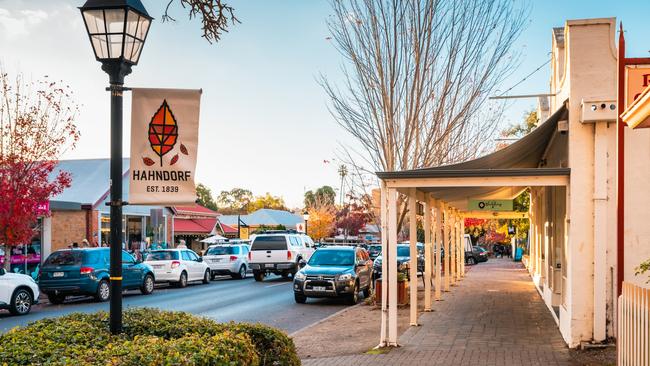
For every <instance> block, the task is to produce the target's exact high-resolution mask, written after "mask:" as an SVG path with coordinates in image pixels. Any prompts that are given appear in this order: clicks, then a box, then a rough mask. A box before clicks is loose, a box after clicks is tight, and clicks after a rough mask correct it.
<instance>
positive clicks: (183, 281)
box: [176, 271, 187, 288]
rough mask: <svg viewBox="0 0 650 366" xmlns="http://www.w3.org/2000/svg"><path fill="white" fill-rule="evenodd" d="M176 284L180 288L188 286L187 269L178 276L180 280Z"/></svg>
mask: <svg viewBox="0 0 650 366" xmlns="http://www.w3.org/2000/svg"><path fill="white" fill-rule="evenodd" d="M176 286H177V287H180V288H183V287H185V286H187V272H185V271H183V272H181V276H180V277H179V278H178V282H176Z"/></svg>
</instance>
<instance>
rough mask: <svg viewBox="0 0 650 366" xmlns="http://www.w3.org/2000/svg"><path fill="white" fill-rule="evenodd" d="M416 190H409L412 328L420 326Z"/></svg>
mask: <svg viewBox="0 0 650 366" xmlns="http://www.w3.org/2000/svg"><path fill="white" fill-rule="evenodd" d="M416 196H417V195H416V190H415V188H411V189H410V190H409V244H410V247H409V255H410V256H411V257H410V262H411V263H410V264H409V291H410V296H411V299H410V303H411V304H410V320H411V326H417V325H418V244H417V243H418V222H417V214H418V212H417V211H418V210H417V206H418V203H417V197H416Z"/></svg>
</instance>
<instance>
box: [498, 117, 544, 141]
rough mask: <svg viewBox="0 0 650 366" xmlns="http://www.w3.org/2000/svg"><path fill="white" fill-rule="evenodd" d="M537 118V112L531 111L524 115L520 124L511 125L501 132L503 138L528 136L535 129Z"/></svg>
mask: <svg viewBox="0 0 650 366" xmlns="http://www.w3.org/2000/svg"><path fill="white" fill-rule="evenodd" d="M537 122H539V117H538V116H537V111H535V110H532V111H530V112H528V113H526V114H525V115H524V121H523V122H522V123H520V124H516V125H512V126H510V127H508V128H506V129H505V130H503V131H501V135H502V136H503V137H523V136H526V135H527V134H529V133H530V132H531V131H532V130H534V129H535V127H537Z"/></svg>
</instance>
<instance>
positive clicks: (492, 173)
mask: <svg viewBox="0 0 650 366" xmlns="http://www.w3.org/2000/svg"><path fill="white" fill-rule="evenodd" d="M562 120H568V111H567V108H566V106H565V105H564V104H563V105H562V107H560V109H558V110H557V111H556V112H555V113H553V115H552V116H550V117H549V118H548V119H547V120H546V121H544V122H543V123H541V124H539V126H538V127H537V128H535V129H534V130H533V131H532V132H531V133H529V134H528V135H526V136H524V137H522V138H521V139H519V140H517V141H516V142H514V143H512V144H510V145H509V146H507V147H505V148H503V149H501V150H498V151H495V152H493V153H491V154H488V155H485V156H482V157H479V158H477V159H473V160H469V161H465V162H462V163H457V164H451V165H444V166H439V167H430V168H422V169H414V170H403V171H395V172H378V173H377V176H378V177H379V178H380V179H382V180H384V181H386V182H388V181H392V182H395V181H408V182H409V183H408V184H405V185H403V187H417V189H418V190H420V191H423V192H427V193H431V194H432V196H433V197H435V198H437V199H441V200H443V201H446V202H449V203H450V204H452V205H453V206H455V207H457V208H459V209H466V208H467V201H468V200H469V199H479V198H480V199H512V198H514V197H516V196H517V195H519V193H521V191H522V190H523V189H525V188H526V185H517V184H518V183H517V182H519V180H518V179H517V177H542V176H568V175H569V173H570V169H569V168H565V167H560V166H555V167H549V166H547V164H546V161H545V157H546V153H547V151H548V149H549V145H550V144H551V142H552V140H553V139H554V138H556V136H557V135H559V134H560V132H558V122H559V121H562ZM488 177H502V178H506V180H509V179H511V181H512V184H504V185H502V186H499V187H495V186H481V185H480V184H479V185H477V184H476V182H477V179H464V180H463V179H460V180H458V179H455V178H479V179H480V178H488ZM427 179H428V180H430V179H437V180H438V181H440V182H447V181H454V183H453V184H449V185H445V184H437V185H435V186H432V185H421V186H420V185H418V184H417V183H418V181H424V180H427ZM464 181H467V183H466V184H464V183H463V182H464Z"/></svg>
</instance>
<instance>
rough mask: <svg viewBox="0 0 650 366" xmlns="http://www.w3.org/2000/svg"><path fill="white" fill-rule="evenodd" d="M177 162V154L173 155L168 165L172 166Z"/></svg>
mask: <svg viewBox="0 0 650 366" xmlns="http://www.w3.org/2000/svg"><path fill="white" fill-rule="evenodd" d="M177 161H178V154H176V155H174V157H173V158H172V161H171V162H169V165H174V164H176V162H177Z"/></svg>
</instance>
